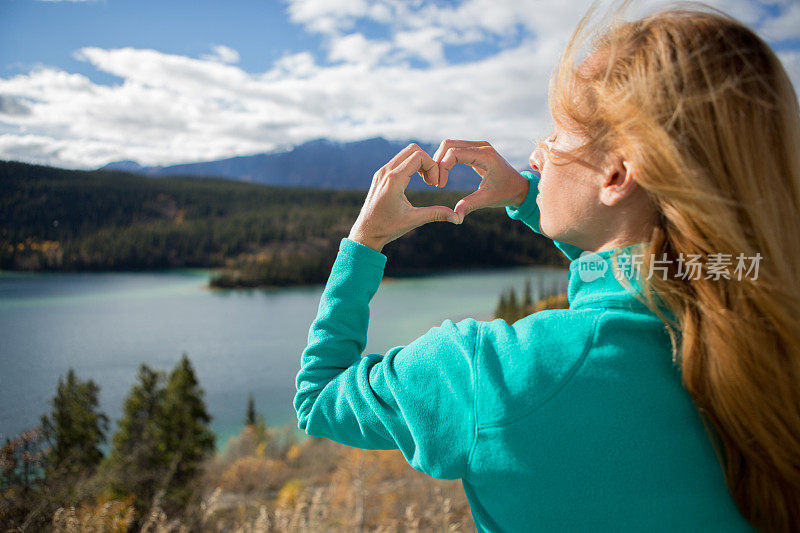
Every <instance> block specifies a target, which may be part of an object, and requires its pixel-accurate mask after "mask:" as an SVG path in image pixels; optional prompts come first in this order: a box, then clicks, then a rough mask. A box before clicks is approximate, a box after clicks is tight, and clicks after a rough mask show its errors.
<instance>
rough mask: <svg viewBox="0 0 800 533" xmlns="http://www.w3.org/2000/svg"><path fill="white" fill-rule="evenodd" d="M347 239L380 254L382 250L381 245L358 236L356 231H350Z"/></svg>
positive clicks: (373, 240) (360, 235)
mask: <svg viewBox="0 0 800 533" xmlns="http://www.w3.org/2000/svg"><path fill="white" fill-rule="evenodd" d="M347 238H348V239H350V240H351V241H355V242H357V243H359V244H363V245H364V246H367V247H369V248H372V249H373V250H375V251H376V252H380V251H381V250H382V249H383V243H381V242H379V241H377V240H375V239H370V238H368V237H365V236H364V235H362V234H360V233H359V232H357V231H351V232H350V235H348V236H347Z"/></svg>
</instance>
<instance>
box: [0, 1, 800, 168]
mask: <svg viewBox="0 0 800 533" xmlns="http://www.w3.org/2000/svg"><path fill="white" fill-rule="evenodd" d="M709 3H710V4H711V5H713V6H715V7H718V8H721V9H723V10H724V11H727V12H729V13H731V14H733V15H734V16H736V17H737V18H739V19H740V20H742V21H744V22H745V23H747V24H748V25H750V27H752V28H753V29H755V30H756V31H757V32H759V33H760V34H761V35H762V36H763V37H764V38H765V39H767V41H768V42H769V43H770V44H771V45H772V46H773V47H774V48H775V49H776V50H777V51H778V52H779V55H780V56H781V59H782V60H783V61H784V65H785V66H786V68H787V70H788V71H789V72H790V75H791V76H792V78H793V80H794V82H795V85H796V86H797V84H798V80H800V31H798V28H800V2H798V1H796V0H788V1H787V0H768V1H758V0H717V1H712V2H709ZM589 4H590V2H589V1H588V0H563V1H561V2H558V3H556V2H552V1H542V0H528V1H524V2H521V1H511V0H463V1H456V0H453V1H423V0H419V1H416V0H411V1H408V0H374V1H368V0H338V1H337V0H283V1H277V0H276V1H239V0H230V1H227V2H220V1H216V2H209V1H204V0H193V1H185V0H167V1H165V0H161V1H153V0H84V1H68V0H62V1H54V0H50V1H42V0H0V158H2V159H15V160H23V161H30V162H36V163H45V164H52V165H57V166H63V167H68V168H96V167H98V166H101V165H103V164H105V163H107V162H110V161H115V160H121V159H133V160H136V161H138V162H140V163H142V164H171V163H178V162H185V161H197V160H208V159H217V158H221V157H227V156H233V155H244V154H251V153H258V152H264V151H270V150H275V149H283V148H286V147H289V146H291V145H294V144H298V143H301V142H304V141H306V140H309V139H314V138H318V137H328V138H332V139H338V140H344V141H347V140H355V139H360V138H366V137H372V136H376V135H382V136H384V137H387V138H392V139H400V140H402V139H408V138H417V139H421V140H426V141H430V142H434V143H437V142H439V141H440V140H441V139H442V138H446V137H449V138H465V139H482V140H488V141H490V142H492V143H493V144H494V145H495V146H496V147H497V148H498V149H499V150H500V151H501V153H503V154H504V155H506V157H507V158H508V159H509V160H511V161H513V162H514V163H516V164H520V163H523V162H524V161H525V160H526V159H527V155H528V152H529V151H530V149H531V146H532V140H533V139H534V138H535V137H537V136H540V135H544V134H546V133H547V130H548V129H549V127H550V120H549V114H548V111H547V77H548V75H549V73H550V71H551V70H552V67H553V65H554V63H555V60H556V58H557V54H558V53H559V52H560V50H561V48H562V47H563V44H564V43H565V42H566V39H567V37H568V35H569V32H570V31H571V29H572V28H573V27H574V25H575V23H576V22H577V20H578V19H579V17H580V15H581V14H582V13H583V12H584V11H585V10H586V9H587V7H588V6H589ZM636 4H637V5H636V8H635V9H634V10H633V13H634V14H636V13H637V11H636V10H637V9H638V10H641V11H642V12H643V11H646V10H648V9H652V8H655V7H658V6H663V5H666V4H667V3H666V2H658V1H655V0H653V1H647V2H636ZM607 5H609V3H608V2H601V7H602V6H607Z"/></svg>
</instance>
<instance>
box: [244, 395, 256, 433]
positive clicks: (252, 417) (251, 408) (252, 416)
mask: <svg viewBox="0 0 800 533" xmlns="http://www.w3.org/2000/svg"><path fill="white" fill-rule="evenodd" d="M244 424H245V425H246V426H255V425H256V401H255V398H253V393H252V392H251V393H250V394H249V395H248V396H247V414H246V415H245V417H244Z"/></svg>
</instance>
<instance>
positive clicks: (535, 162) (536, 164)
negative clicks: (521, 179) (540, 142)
mask: <svg viewBox="0 0 800 533" xmlns="http://www.w3.org/2000/svg"><path fill="white" fill-rule="evenodd" d="M541 161H542V150H541V148H539V147H538V146H537V147H536V149H535V150H534V151H533V152H532V153H531V156H530V157H529V158H528V163H530V165H531V168H532V169H533V170H535V171H536V172H539V173H541V172H542V164H541Z"/></svg>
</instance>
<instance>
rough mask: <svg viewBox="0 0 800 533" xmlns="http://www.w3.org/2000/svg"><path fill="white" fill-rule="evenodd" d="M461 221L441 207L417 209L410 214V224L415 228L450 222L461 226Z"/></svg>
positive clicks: (456, 214)
mask: <svg viewBox="0 0 800 533" xmlns="http://www.w3.org/2000/svg"><path fill="white" fill-rule="evenodd" d="M461 220H462V219H461V217H459V215H458V213H456V212H455V211H453V210H452V209H450V208H449V207H445V206H443V205H432V206H429V207H417V208H414V210H413V211H412V212H411V223H412V224H414V227H415V228H417V227H419V226H422V225H423V224H427V223H429V222H452V223H453V224H461ZM412 229H413V228H412Z"/></svg>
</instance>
